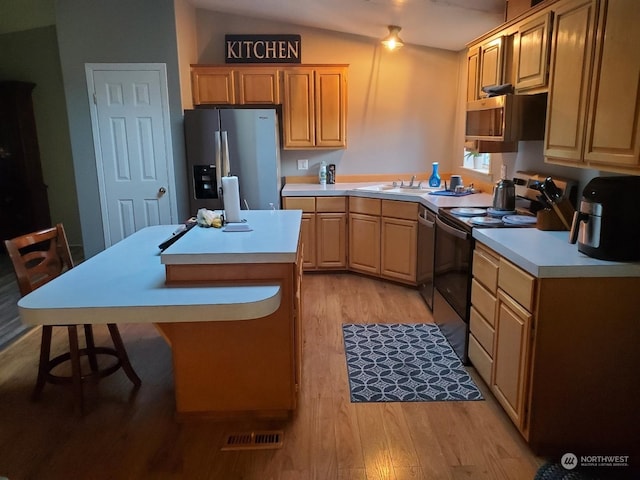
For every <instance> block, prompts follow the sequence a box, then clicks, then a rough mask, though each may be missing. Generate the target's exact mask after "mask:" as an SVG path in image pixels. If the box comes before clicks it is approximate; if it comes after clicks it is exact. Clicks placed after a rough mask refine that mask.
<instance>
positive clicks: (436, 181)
mask: <svg viewBox="0 0 640 480" xmlns="http://www.w3.org/2000/svg"><path fill="white" fill-rule="evenodd" d="M429 186H430V187H436V188H437V187H439V186H440V175H438V162H433V164H432V170H431V176H430V177H429Z"/></svg>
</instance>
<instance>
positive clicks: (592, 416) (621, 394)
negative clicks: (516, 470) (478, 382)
mask: <svg viewBox="0 0 640 480" xmlns="http://www.w3.org/2000/svg"><path fill="white" fill-rule="evenodd" d="M639 289H640V278H638V277H606V278H602V277H600V278H599V277H578V278H547V277H545V278H536V277H534V276H533V275H531V274H529V273H528V272H525V271H524V270H523V269H522V268H520V267H519V266H518V265H515V264H514V263H512V262H510V261H508V260H507V259H505V258H504V257H502V256H501V255H499V254H497V253H496V252H495V251H493V250H491V249H490V248H488V247H487V246H486V245H484V244H482V243H481V242H477V243H476V247H475V250H474V260H473V280H472V293H471V304H472V306H471V316H470V332H471V334H470V336H469V358H470V360H471V362H472V364H473V366H474V367H475V368H476V370H477V371H478V373H479V374H480V376H481V377H482V379H483V380H484V381H485V382H487V385H489V386H490V388H491V391H492V393H493V394H494V395H495V397H496V399H497V400H498V402H499V403H500V405H501V406H502V407H503V408H504V410H505V411H506V412H507V414H508V415H509V417H510V418H511V420H512V421H513V423H514V424H515V425H516V426H517V428H518V429H519V430H520V432H521V434H522V435H523V437H524V438H525V440H527V442H528V443H529V445H530V446H531V448H532V449H533V451H534V452H535V453H536V454H539V455H561V454H563V453H565V452H567V451H594V450H597V449H605V450H616V449H625V448H628V447H629V445H634V442H635V439H636V438H637V427H638V422H639V421H640V417H638V413H637V405H638V403H640V385H638V384H637V382H636V381H635V379H636V377H637V365H638V362H640V351H639V350H638V349H637V345H636V344H637V338H638V335H640V330H639V328H640V327H638V324H637V322H635V318H636V317H637V312H638V309H639V308H640V300H638V296H637V292H638V291H639ZM611 298H615V299H616V301H615V302H612V301H611ZM492 314H494V316H493V320H492V319H491V318H492ZM603 319H606V321H605V323H604V324H603V321H604V320H603ZM612 371H615V372H616V373H615V375H611V372H612ZM487 379H489V380H488V381H487ZM559 406H562V408H560V407H559ZM639 453H640V452H639Z"/></svg>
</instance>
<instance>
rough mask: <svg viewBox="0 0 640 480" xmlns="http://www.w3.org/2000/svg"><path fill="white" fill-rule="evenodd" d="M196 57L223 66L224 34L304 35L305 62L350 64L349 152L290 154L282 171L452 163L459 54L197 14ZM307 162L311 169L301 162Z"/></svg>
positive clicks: (394, 169)
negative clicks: (332, 166) (387, 46)
mask: <svg viewBox="0 0 640 480" xmlns="http://www.w3.org/2000/svg"><path fill="white" fill-rule="evenodd" d="M197 32H198V52H199V53H198V62H199V63H209V64H223V63H224V35H225V34H227V33H230V34H242V33H282V34H288V33H291V34H300V35H301V36H302V63H320V64H332V63H333V64H349V82H348V123H347V143H348V147H347V149H341V150H329V151H311V150H305V151H291V150H287V151H284V152H283V155H282V161H283V164H282V172H283V175H305V174H308V175H317V172H318V166H319V164H320V162H321V161H322V160H325V161H327V163H335V164H336V166H337V171H338V175H339V174H366V173H397V174H411V173H420V172H427V171H430V170H431V167H430V165H431V162H433V161H438V162H440V163H441V165H442V167H441V170H442V171H447V170H449V169H450V168H451V166H452V151H453V147H452V141H451V138H452V132H453V129H454V128H455V120H456V118H455V117H456V115H455V114H456V102H457V95H458V91H457V90H458V70H459V68H458V54H457V53H456V52H450V51H445V50H439V49H432V48H426V47H414V46H411V45H406V46H405V47H404V48H402V49H400V50H399V51H396V52H388V51H386V50H384V49H383V47H382V46H381V45H380V43H379V42H377V41H376V40H372V39H370V38H365V37H360V36H356V35H347V34H342V33H337V32H331V31H326V30H320V29H314V28H308V27H302V26H298V25H291V24H285V23H276V22H271V21H262V20H258V19H253V18H247V17H239V16H235V15H227V14H221V13H217V12H208V11H204V10H198V11H197ZM301 158H307V159H309V171H307V172H305V171H298V170H297V169H296V168H297V167H296V160H297V159H301Z"/></svg>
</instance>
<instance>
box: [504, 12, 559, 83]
mask: <svg viewBox="0 0 640 480" xmlns="http://www.w3.org/2000/svg"><path fill="white" fill-rule="evenodd" d="M552 16H553V13H552V12H545V13H543V14H542V15H538V16H536V17H535V18H533V19H531V20H527V21H525V22H523V23H522V24H521V25H519V26H518V31H517V32H516V33H515V35H514V38H513V64H514V71H515V85H514V87H515V89H516V90H517V91H518V92H522V91H525V90H531V89H535V88H542V87H546V86H547V72H548V65H549V47H550V42H549V38H550V36H551V35H550V34H551V18H552Z"/></svg>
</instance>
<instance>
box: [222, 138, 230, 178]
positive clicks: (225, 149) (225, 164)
mask: <svg viewBox="0 0 640 480" xmlns="http://www.w3.org/2000/svg"><path fill="white" fill-rule="evenodd" d="M221 133H222V175H223V176H227V175H231V172H230V171H229V139H228V137H227V132H226V130H222V132H221Z"/></svg>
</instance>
